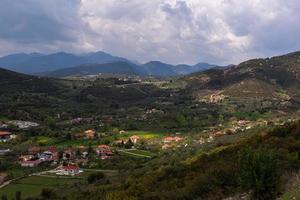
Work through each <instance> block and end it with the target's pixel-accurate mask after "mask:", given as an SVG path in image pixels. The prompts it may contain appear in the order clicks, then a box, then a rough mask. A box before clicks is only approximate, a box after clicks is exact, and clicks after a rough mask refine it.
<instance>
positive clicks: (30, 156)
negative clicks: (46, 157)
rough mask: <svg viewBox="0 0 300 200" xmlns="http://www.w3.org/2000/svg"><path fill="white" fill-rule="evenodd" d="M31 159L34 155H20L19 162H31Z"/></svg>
mask: <svg viewBox="0 0 300 200" xmlns="http://www.w3.org/2000/svg"><path fill="white" fill-rule="evenodd" d="M33 159H34V155H22V156H20V157H19V161H20V162H23V161H29V160H33Z"/></svg>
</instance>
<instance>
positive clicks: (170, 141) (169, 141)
mask: <svg viewBox="0 0 300 200" xmlns="http://www.w3.org/2000/svg"><path fill="white" fill-rule="evenodd" d="M182 140H183V138H182V137H178V136H169V137H165V138H164V139H163V143H164V144H163V146H162V149H169V148H172V147H173V146H174V144H176V143H178V142H180V141H182Z"/></svg>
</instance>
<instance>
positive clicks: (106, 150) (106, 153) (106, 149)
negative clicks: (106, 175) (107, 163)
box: [96, 145, 113, 160]
mask: <svg viewBox="0 0 300 200" xmlns="http://www.w3.org/2000/svg"><path fill="white" fill-rule="evenodd" d="M96 153H97V155H99V156H100V158H101V159H102V160H105V159H107V158H110V157H111V156H112V155H113V153H112V150H111V148H110V146H108V145H99V146H98V147H97V149H96Z"/></svg>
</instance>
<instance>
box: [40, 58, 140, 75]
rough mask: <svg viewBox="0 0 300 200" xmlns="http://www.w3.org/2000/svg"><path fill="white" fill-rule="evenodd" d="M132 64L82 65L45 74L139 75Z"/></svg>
mask: <svg viewBox="0 0 300 200" xmlns="http://www.w3.org/2000/svg"><path fill="white" fill-rule="evenodd" d="M137 67H139V66H135V65H134V64H131V63H128V62H121V61H119V62H113V63H104V64H83V65H79V66H76V67H70V68H64V69H60V70H56V71H52V72H49V73H46V75H47V76H51V77H66V76H71V75H95V74H99V73H104V74H124V75H140V74H141V73H140V71H138V70H137Z"/></svg>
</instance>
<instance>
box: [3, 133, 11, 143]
mask: <svg viewBox="0 0 300 200" xmlns="http://www.w3.org/2000/svg"><path fill="white" fill-rule="evenodd" d="M11 139H12V133H11V132H8V131H0V142H8V141H9V140H11Z"/></svg>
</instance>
